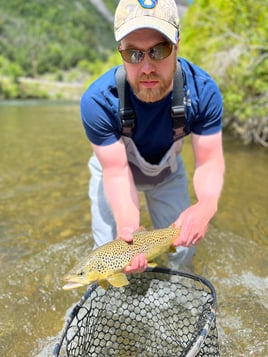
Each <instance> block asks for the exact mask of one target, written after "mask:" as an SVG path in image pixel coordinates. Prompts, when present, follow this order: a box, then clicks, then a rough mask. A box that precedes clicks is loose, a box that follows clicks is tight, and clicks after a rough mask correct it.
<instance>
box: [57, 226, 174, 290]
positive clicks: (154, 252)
mask: <svg viewBox="0 0 268 357" xmlns="http://www.w3.org/2000/svg"><path fill="white" fill-rule="evenodd" d="M179 232H180V228H175V227H172V226H170V227H168V228H163V229H154V230H150V231H146V230H144V229H143V230H142V229H140V230H137V231H135V232H134V233H133V241H132V242H131V243H127V242H125V241H124V240H122V239H116V240H114V241H112V242H109V243H106V244H104V245H102V246H100V247H98V248H96V249H95V250H93V251H92V252H91V253H90V254H89V255H88V256H87V257H86V258H84V259H83V260H82V261H81V262H80V263H79V264H77V265H76V266H75V267H74V268H73V269H72V270H71V271H70V272H69V274H67V275H66V276H64V278H63V280H64V281H66V282H67V284H66V285H64V286H63V289H64V290H69V289H74V288H77V287H80V286H83V285H88V284H90V283H93V282H98V283H99V285H101V286H102V287H103V288H104V289H107V288H108V286H109V284H111V285H113V286H115V287H117V288H119V287H121V286H125V285H128V283H129V282H128V279H127V277H126V274H124V273H123V272H122V271H123V269H124V268H125V267H127V266H128V265H129V264H130V262H131V260H132V259H133V258H134V257H135V256H136V255H138V254H139V253H143V254H144V255H145V257H146V259H147V261H148V262H149V264H148V265H151V266H155V265H156V264H154V263H153V262H152V261H153V259H154V258H156V257H157V256H159V255H161V254H162V253H168V252H175V251H176V249H175V247H174V246H173V242H174V240H175V239H176V238H177V237H178V235H179Z"/></svg>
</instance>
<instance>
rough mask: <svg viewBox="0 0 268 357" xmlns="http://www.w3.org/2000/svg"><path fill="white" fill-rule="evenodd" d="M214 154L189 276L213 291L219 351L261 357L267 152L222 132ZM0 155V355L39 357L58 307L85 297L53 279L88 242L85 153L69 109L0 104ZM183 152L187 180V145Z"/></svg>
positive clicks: (62, 309)
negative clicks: (209, 204) (210, 199)
mask: <svg viewBox="0 0 268 357" xmlns="http://www.w3.org/2000/svg"><path fill="white" fill-rule="evenodd" d="M224 151H225V159H226V177H225V186H224V190H223V193H222V197H221V201H220V205H219V212H218V214H217V216H216V218H215V219H214V220H213V222H212V223H211V225H210V228H209V230H208V233H207V236H206V238H205V239H204V240H203V241H202V242H201V243H200V244H199V246H198V248H197V255H196V257H195V258H194V270H195V272H196V273H198V274H201V275H203V276H204V277H205V278H207V279H208V280H210V281H211V282H212V283H213V285H214V286H215V288H216V291H217V296H218V310H217V311H218V312H217V326H218V332H219V343H220V348H221V355H222V356H228V357H231V356H234V357H239V356H243V357H245V356H259V357H267V356H268V342H267V341H268V220H267V214H268V189H267V177H268V161H267V150H265V149H262V148H249V147H244V146H242V145H240V144H239V143H237V142H236V141H235V140H234V139H233V138H231V137H229V136H228V135H227V134H226V135H224ZM0 153H1V160H0V189H1V197H0V268H1V276H2V278H1V280H0V288H1V290H0V316H1V319H0V355H1V356H5V357H16V356H18V357H24V356H25V357H28V356H37V355H38V356H49V355H51V350H52V347H53V346H54V344H55V341H56V339H57V335H58V333H59V331H60V330H61V329H62V327H63V324H64V317H65V314H66V311H67V310H68V309H69V308H70V306H72V305H73V304H74V303H75V302H77V301H78V300H79V298H80V297H81V296H82V295H83V293H84V291H85V289H83V288H80V289H77V290H74V291H63V290H62V289H61V287H62V276H63V275H64V274H65V273H66V272H67V271H68V270H69V269H70V268H71V267H72V266H73V265H74V264H75V263H76V262H77V261H78V260H79V258H80V257H81V256H84V255H85V254H86V253H87V252H89V251H90V249H91V248H92V245H93V242H92V238H91V233H90V211H89V201H88V198H87V187H88V178H89V173H88V170H87V161H88V157H89V156H90V153H91V148H90V145H89V143H88V141H87V139H86V137H85V134H84V131H83V128H82V125H81V122H80V115H79V106H78V104H77V103H74V104H73V103H69V104H66V103H65V104H62V103H49V102H34V101H33V102H27V103H21V102H10V103H1V105H0ZM183 156H184V160H185V163H186V167H187V170H188V174H189V178H190V177H191V175H192V173H193V158H192V153H191V147H190V144H189V141H188V139H187V140H186V143H185V147H184V150H183ZM190 182H191V181H190ZM192 197H193V194H192ZM143 208H144V207H143ZM143 211H144V215H143V218H142V219H143V222H142V223H144V225H145V226H147V227H148V228H150V222H149V221H148V215H147V213H146V209H145V208H144V209H143Z"/></svg>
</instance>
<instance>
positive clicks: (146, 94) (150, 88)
mask: <svg viewBox="0 0 268 357" xmlns="http://www.w3.org/2000/svg"><path fill="white" fill-rule="evenodd" d="M166 42H167V39H166V37H164V36H163V35H162V34H161V33H160V32H158V31H155V30H151V29H141V30H137V31H134V32H132V33H131V34H129V35H128V36H126V37H125V38H124V39H122V41H121V43H120V46H119V50H125V49H135V50H141V51H149V50H151V51H150V52H151V53H154V52H155V51H157V50H158V49H157V47H155V46H157V45H159V44H162V43H166ZM170 46H171V45H170ZM170 48H171V51H170V54H169V55H168V56H167V57H166V58H164V59H161V60H154V59H152V58H150V56H149V54H148V53H145V55H144V58H143V59H142V60H141V62H140V63H135V64H133V63H128V62H127V61H125V60H124V59H123V61H124V66H125V69H126V73H127V79H128V82H129V84H130V85H131V87H132V89H133V91H134V93H135V95H136V96H137V97H138V98H139V99H140V100H142V101H144V102H156V101H159V100H161V99H162V98H164V97H165V96H166V95H167V94H168V93H169V92H170V91H171V90H172V87H173V77H174V73H175V71H176V57H177V50H178V45H172V46H171V47H170ZM161 50H163V48H162V49H161ZM164 50H165V49H164ZM165 51H166V50H165ZM166 53H167V52H166ZM136 54H137V53H136ZM141 56H143V55H142V53H141Z"/></svg>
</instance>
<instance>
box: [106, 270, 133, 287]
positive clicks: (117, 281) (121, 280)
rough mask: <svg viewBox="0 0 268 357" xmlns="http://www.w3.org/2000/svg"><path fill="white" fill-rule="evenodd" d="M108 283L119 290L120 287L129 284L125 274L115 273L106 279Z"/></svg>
mask: <svg viewBox="0 0 268 357" xmlns="http://www.w3.org/2000/svg"><path fill="white" fill-rule="evenodd" d="M107 280H108V282H109V283H110V284H111V285H113V286H114V287H116V288H120V287H121V286H125V285H128V284H129V281H128V279H127V277H126V275H125V274H123V273H116V274H113V275H110V276H109V277H107Z"/></svg>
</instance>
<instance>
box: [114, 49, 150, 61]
mask: <svg viewBox="0 0 268 357" xmlns="http://www.w3.org/2000/svg"><path fill="white" fill-rule="evenodd" d="M120 53H121V55H122V57H123V60H125V61H126V62H128V63H132V64H137V63H140V62H141V61H142V60H143V58H144V52H142V51H140V50H122V51H120Z"/></svg>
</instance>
